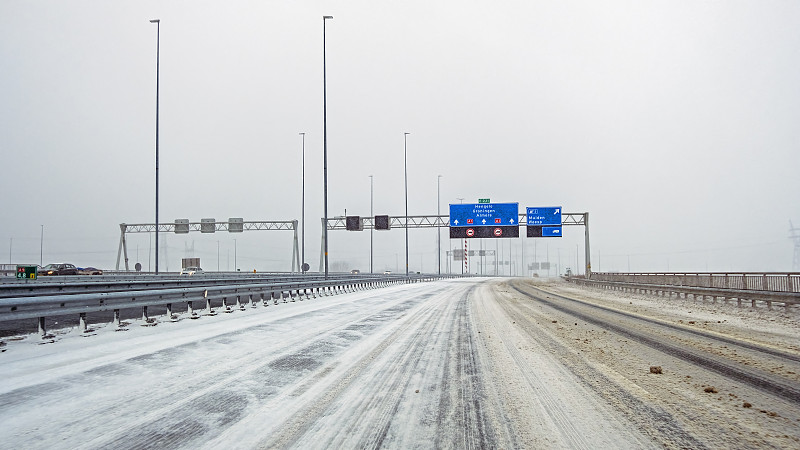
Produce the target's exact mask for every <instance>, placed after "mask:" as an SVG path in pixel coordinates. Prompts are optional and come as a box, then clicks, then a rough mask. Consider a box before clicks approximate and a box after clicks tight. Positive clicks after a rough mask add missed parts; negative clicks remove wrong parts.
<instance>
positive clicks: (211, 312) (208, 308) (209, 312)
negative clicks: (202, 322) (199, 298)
mask: <svg viewBox="0 0 800 450" xmlns="http://www.w3.org/2000/svg"><path fill="white" fill-rule="evenodd" d="M203 296H204V297H205V298H206V314H207V315H209V316H213V315H214V314H216V312H214V310H213V309H212V308H211V299H210V298H208V291H205V292H204V293H203Z"/></svg>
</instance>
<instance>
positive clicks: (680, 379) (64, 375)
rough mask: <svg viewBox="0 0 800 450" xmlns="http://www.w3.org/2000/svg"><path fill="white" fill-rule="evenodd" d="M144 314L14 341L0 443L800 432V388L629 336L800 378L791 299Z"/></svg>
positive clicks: (318, 443)
mask: <svg viewBox="0 0 800 450" xmlns="http://www.w3.org/2000/svg"><path fill="white" fill-rule="evenodd" d="M536 287H538V288H544V289H545V292H544V294H536V295H543V296H541V297H539V298H538V299H537V297H535V296H529V295H527V294H525V292H527V291H528V290H531V289H532V291H531V292H534V291H535V288H536ZM536 292H540V293H541V292H542V291H536ZM548 292H557V293H560V294H561V295H568V296H570V298H574V299H579V300H578V301H577V302H576V301H573V300H569V301H567V300H563V299H562V300H558V299H557V298H556V297H557V296H556V297H553V295H555V294H549V293H548ZM551 297H552V298H551ZM592 305H603V306H604V307H606V308H609V310H610V311H612V310H613V311H616V310H619V311H624V312H626V313H629V314H632V315H634V316H636V317H638V316H643V317H644V316H646V317H649V318H652V319H653V320H657V321H658V322H642V323H641V324H640V323H639V322H637V320H638V319H636V318H635V317H633V316H631V317H628V316H615V315H614V314H613V313H611V312H609V313H608V314H607V313H602V314H607V315H608V318H607V319H605V318H604V319H603V320H608V322H607V323H608V326H606V322H603V321H597V320H588V319H587V317H589V316H587V315H586V314H600V313H599V312H593V311H599V310H596V309H592V308H594V306H592ZM699 321H702V323H700V322H699ZM662 322H663V323H664V324H673V325H672V326H673V327H672V328H669V327H667V328H664V329H665V330H666V331H665V332H662V331H660V329H661V325H658V324H660V323H662ZM143 325H146V324H145V323H144V322H141V321H132V322H131V323H129V324H127V325H126V326H124V327H123V328H122V330H117V329H116V328H115V327H113V326H111V325H110V324H109V325H103V324H99V325H94V331H92V332H90V333H85V334H81V333H79V332H78V331H77V330H74V329H73V330H63V331H61V332H59V333H58V334H57V335H56V338H55V342H52V343H50V342H49V341H44V342H45V343H42V342H43V341H42V340H41V339H39V338H38V336H27V337H25V338H24V339H20V340H8V339H6V340H4V342H5V343H6V345H5V346H3V347H2V348H3V350H5V351H4V352H3V353H0V380H2V382H0V436H2V438H3V439H2V440H0V448H25V449H40V448H41V449H43V448H47V449H60V448H64V449H66V448H69V449H73V448H76V449H77V448H86V449H94V448H115V449H126V448H131V449H132V448H142V447H151V448H152V447H156V448H356V447H357V448H379V447H382V448H459V449H461V448H656V447H667V448H681V447H692V448H702V447H730V446H739V447H755V448H757V447H770V446H774V447H797V446H798V445H800V433H798V432H797V429H798V427H797V424H798V423H800V405H798V404H797V402H796V401H795V400H792V399H791V398H785V399H782V398H780V397H776V396H775V395H774V394H770V393H768V392H765V391H764V390H763V389H761V388H758V387H757V386H751V385H748V384H747V383H742V382H741V381H737V380H736V379H732V378H730V377H728V376H726V374H724V373H722V374H721V373H716V372H713V371H709V370H707V368H705V367H703V366H702V365H698V364H696V363H693V362H691V361H686V360H682V359H680V358H678V357H676V356H675V355H670V354H665V353H664V352H663V349H661V348H658V347H652V346H650V345H649V344H647V343H646V342H644V341H642V342H635V341H636V339H635V338H632V337H631V336H649V334H648V333H662V334H654V336H657V337H656V339H657V340H658V339H663V340H665V341H671V342H672V343H673V344H671V345H673V346H676V345H677V346H678V347H680V348H689V347H693V348H694V350H693V351H702V352H705V353H704V355H706V357H708V358H712V360H713V359H714V358H717V359H718V360H719V361H721V362H723V363H725V364H728V365H729V366H730V367H734V368H735V367H736V364H742V367H743V368H744V367H746V368H747V370H749V371H750V372H748V373H756V374H758V373H761V374H765V375H764V376H766V377H769V378H773V379H774V380H775V381H779V382H780V383H784V385H785V386H787V387H789V389H790V390H792V392H800V391H799V390H798V389H800V382H798V380H800V378H799V377H800V375H798V373H800V369H799V367H800V363H799V362H800V351H798V344H797V342H800V341H798V339H797V338H798V337H799V336H800V335H799V334H798V328H797V327H798V321H797V318H796V316H795V315H793V314H791V313H787V312H784V311H772V310H763V308H762V309H760V310H753V309H747V308H737V307H736V306H735V305H720V304H703V303H702V302H692V303H688V302H686V301H683V302H679V301H673V300H669V299H666V300H665V299H663V298H657V297H649V296H641V295H628V294H622V293H619V292H609V291H597V290H587V289H580V288H576V287H574V286H572V285H567V284H566V283H563V282H548V281H544V282H537V283H536V284H535V286H534V285H533V284H531V283H530V281H522V280H504V279H463V280H447V281H437V282H431V283H415V284H408V285H403V286H393V287H388V288H383V289H375V290H367V291H358V292H352V293H347V294H340V295H335V296H325V297H321V298H315V299H310V300H304V301H297V302H289V303H280V304H278V305H272V304H271V305H269V306H266V307H265V306H262V305H258V306H257V307H250V306H248V307H247V308H246V309H245V310H243V311H239V310H237V311H234V312H232V313H230V314H226V313H219V314H216V315H213V316H208V315H203V316H202V317H201V318H200V319H198V320H191V319H189V318H188V317H187V316H186V315H185V314H183V315H180V316H179V318H178V320H177V321H175V322H171V321H168V320H165V318H161V321H160V322H159V323H158V324H157V325H156V326H143ZM686 327H702V328H703V329H704V330H707V331H708V332H709V333H711V334H709V336H713V335H724V336H727V337H728V338H729V341H726V342H730V343H728V344H725V343H722V344H719V343H713V342H711V341H708V339H707V337H702V336H696V335H693V334H686V333H684V332H682V331H681V330H682V329H683V328H686ZM620 330H627V331H624V333H623V334H620ZM651 340H652V339H651ZM739 340H741V341H742V342H748V343H752V344H754V345H758V346H770V348H776V349H778V350H780V352H782V353H781V354H788V355H789V359H785V358H784V359H780V361H781V362H780V363H779V364H778V363H775V361H776V359H774V358H775V357H773V356H771V355H770V354H769V352H766V353H764V352H759V351H757V350H749V349H748V348H747V347H746V348H744V349H743V350H742V349H739V350H736V348H738V347H735V345H734V344H735V343H736V342H738V341H739ZM665 348H667V347H665ZM753 348H755V349H757V348H758V347H753ZM765 348H766V347H765ZM791 355H795V356H791ZM792 358H794V359H792ZM653 361H658V362H659V363H660V364H664V374H663V375H652V374H650V373H648V370H647V369H648V364H650V363H651V362H653ZM709 384H713V385H715V386H717V387H718V388H719V390H720V392H718V393H717V392H716V391H715V392H714V393H711V394H709V393H704V391H703V389H704V387H706V386H707V385H709ZM743 402H744V403H748V402H749V403H752V404H753V405H754V406H753V407H749V406H743V404H744V403H743ZM748 408H749V409H748Z"/></svg>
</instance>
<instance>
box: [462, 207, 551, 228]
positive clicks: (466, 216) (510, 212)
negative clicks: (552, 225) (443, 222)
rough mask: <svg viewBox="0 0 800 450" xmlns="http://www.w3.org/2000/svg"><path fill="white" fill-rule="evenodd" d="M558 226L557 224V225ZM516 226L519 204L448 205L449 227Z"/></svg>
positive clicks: (517, 223)
mask: <svg viewBox="0 0 800 450" xmlns="http://www.w3.org/2000/svg"><path fill="white" fill-rule="evenodd" d="M560 224H561V223H560V222H559V225H560ZM517 225H519V203H475V204H456V205H450V226H451V227H484V226H485V227H497V226H517Z"/></svg>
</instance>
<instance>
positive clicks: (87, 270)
mask: <svg viewBox="0 0 800 450" xmlns="http://www.w3.org/2000/svg"><path fill="white" fill-rule="evenodd" d="M102 274H103V271H102V270H100V269H98V268H96V267H78V275H102Z"/></svg>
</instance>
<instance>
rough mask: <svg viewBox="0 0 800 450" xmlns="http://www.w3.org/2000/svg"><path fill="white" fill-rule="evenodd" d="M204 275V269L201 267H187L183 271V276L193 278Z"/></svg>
mask: <svg viewBox="0 0 800 450" xmlns="http://www.w3.org/2000/svg"><path fill="white" fill-rule="evenodd" d="M201 273H203V269H201V268H199V267H185V268H183V269H182V270H181V275H186V276H192V275H200V274H201Z"/></svg>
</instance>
